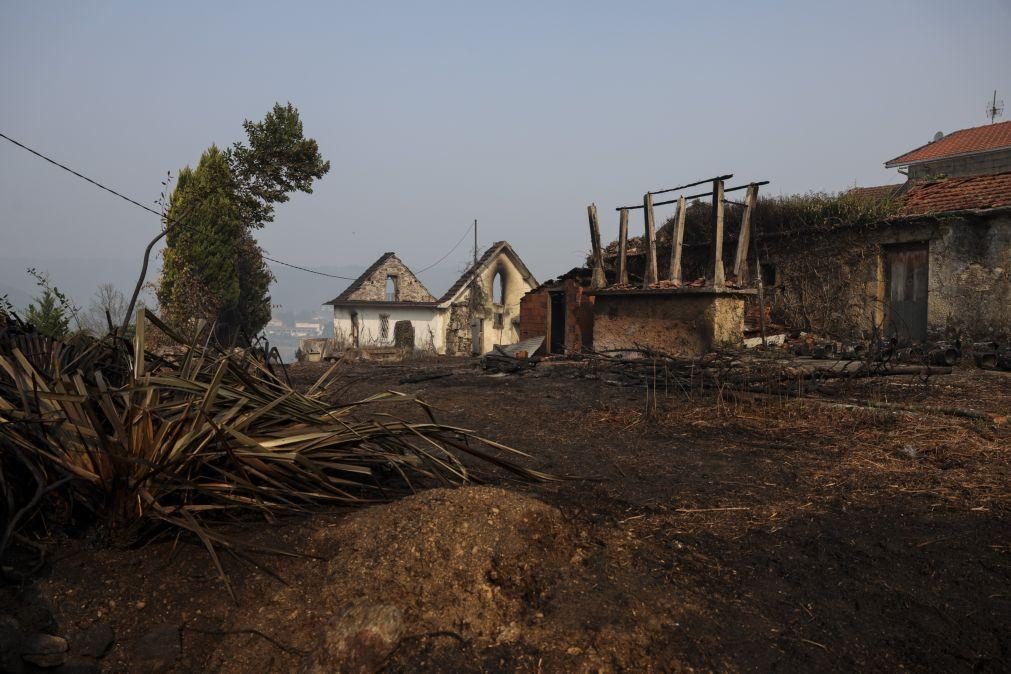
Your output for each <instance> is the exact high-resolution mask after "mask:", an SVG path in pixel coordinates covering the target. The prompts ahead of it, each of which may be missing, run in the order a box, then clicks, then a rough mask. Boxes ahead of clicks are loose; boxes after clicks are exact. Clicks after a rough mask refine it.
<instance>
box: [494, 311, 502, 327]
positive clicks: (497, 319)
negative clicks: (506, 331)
mask: <svg viewBox="0 0 1011 674" xmlns="http://www.w3.org/2000/svg"><path fill="white" fill-rule="evenodd" d="M502 325H503V314H502V312H501V311H496V312H495V329H496V330H501V329H502Z"/></svg>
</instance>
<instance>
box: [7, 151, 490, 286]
mask: <svg viewBox="0 0 1011 674" xmlns="http://www.w3.org/2000/svg"><path fill="white" fill-rule="evenodd" d="M0 138H3V139H4V140H7V141H10V142H11V143H13V144H14V145H17V146H18V147H20V148H21V149H23V150H27V151H28V152H30V153H32V154H33V155H35V156H36V157H38V158H39V159H42V160H44V161H47V162H49V163H50V164H52V165H53V166H57V167H59V168H61V169H63V170H64V171H66V172H67V173H71V174H73V175H75V176H77V177H78V178H80V179H81V180H84V181H86V182H89V183H91V184H92V185H94V186H95V187H97V188H99V189H102V190H105V191H106V192H108V193H109V194H112V195H114V196H117V197H119V198H120V199H122V200H123V201H126V202H127V203H130V204H133V205H134V206H137V207H139V208H143V209H144V210H145V211H147V212H148V213H153V214H154V215H157V216H158V217H159V218H163V219H164V220H166V224H167V225H174V226H180V227H184V228H186V229H189V230H191V231H197V230H196V229H195V228H192V227H188V226H186V225H183V223H181V222H179V221H174V220H169V219H168V217H167V216H166V215H165V214H164V213H162V212H160V211H157V210H155V209H153V208H151V207H150V206H148V205H146V204H142V203H141V202H139V201H137V200H136V199H131V198H130V197H128V196H126V195H125V194H122V193H121V192H117V191H116V190H114V189H112V188H111V187H107V186H105V185H103V184H102V183H100V182H98V181H97V180H94V179H92V178H89V177H88V176H86V175H84V174H83V173H80V172H78V171H75V170H74V169H72V168H70V167H69V166H67V165H65V164H61V163H60V162H58V161H56V160H55V159H52V158H51V157H47V156H46V155H44V154H42V153H41V152H39V151H38V150H34V149H32V148H30V147H28V146H27V145H25V144H24V143H21V142H19V141H17V140H15V139H13V138H11V137H10V136H8V135H7V134H5V133H3V132H0ZM473 227H474V225H468V226H467V229H466V230H464V232H463V236H461V237H460V240H459V241H457V242H456V243H455V244H454V245H453V247H452V248H450V250H449V252H448V253H446V254H445V255H443V256H442V257H440V258H439V259H438V260H436V261H435V262H433V263H432V264H430V265H428V266H427V267H425V268H424V269H421V270H419V271H417V272H416V273H418V274H421V273H422V272H426V271H428V270H429V269H431V268H433V267H435V266H436V265H438V264H439V263H440V262H442V261H443V260H445V259H446V258H447V257H449V256H450V255H452V254H453V251H455V250H456V249H457V248H459V247H460V244H461V243H463V240H464V238H466V236H467V234H468V233H469V232H470V230H471V228H473ZM262 257H263V259H264V260H267V261H269V262H273V263H274V264H279V265H282V266H285V267H291V268H292V269H298V270H299V271H304V272H307V273H309V274H316V275H317V276H325V277H327V278H335V279H340V280H342V281H356V280H357V279H356V278H353V277H350V276H341V275H339V274H328V273H326V272H323V271H317V270H316V269H309V268H308V267H301V266H299V265H297V264H292V263H290V262H285V261H284V260H278V259H277V258H274V257H268V256H267V255H262Z"/></svg>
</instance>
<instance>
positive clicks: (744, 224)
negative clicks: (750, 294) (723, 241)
mask: <svg viewBox="0 0 1011 674" xmlns="http://www.w3.org/2000/svg"><path fill="white" fill-rule="evenodd" d="M756 203H758V185H755V184H751V185H749V186H748V194H747V196H745V197H744V215H743V216H741V232H740V234H738V235H737V254H736V255H735V256H734V277H735V278H736V279H737V284H738V285H740V286H743V285H745V284H746V283H747V282H748V250H749V249H750V245H751V213H752V211H754V210H755V204H756Z"/></svg>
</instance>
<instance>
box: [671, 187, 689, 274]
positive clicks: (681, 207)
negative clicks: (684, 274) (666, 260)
mask: <svg viewBox="0 0 1011 674" xmlns="http://www.w3.org/2000/svg"><path fill="white" fill-rule="evenodd" d="M687 205H688V204H687V203H686V201H685V198H684V197H681V198H680V199H678V213H677V220H676V221H675V223H674V233H673V234H672V235H671V248H670V267H669V271H668V273H667V278H668V279H670V280H671V281H674V282H675V283H681V251H682V248H683V247H684V239H685V209H686V207H687Z"/></svg>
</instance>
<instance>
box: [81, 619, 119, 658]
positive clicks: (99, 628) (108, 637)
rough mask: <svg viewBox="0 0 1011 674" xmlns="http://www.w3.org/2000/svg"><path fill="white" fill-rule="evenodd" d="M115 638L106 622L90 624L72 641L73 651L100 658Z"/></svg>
mask: <svg viewBox="0 0 1011 674" xmlns="http://www.w3.org/2000/svg"><path fill="white" fill-rule="evenodd" d="M115 640H116V633H115V631H113V629H112V628H111V627H109V625H108V624H106V623H98V624H97V625H92V626H91V627H89V628H88V629H87V630H85V631H84V633H82V634H81V635H80V636H79V637H78V638H77V639H76V640H75V641H74V652H75V653H77V654H78V655H85V656H88V657H92V658H100V657H102V656H104V655H105V654H106V653H108V652H109V649H110V648H111V647H112V643H113V642H114V641H115Z"/></svg>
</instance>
